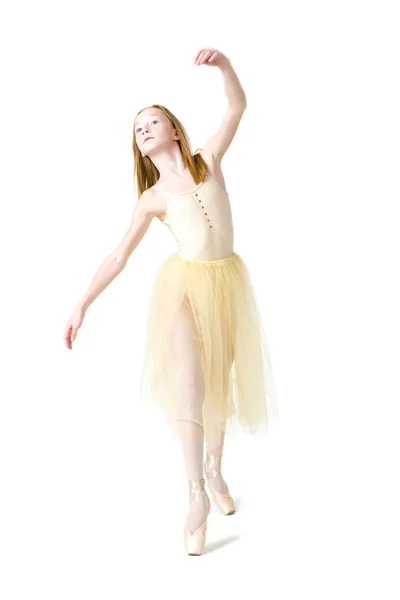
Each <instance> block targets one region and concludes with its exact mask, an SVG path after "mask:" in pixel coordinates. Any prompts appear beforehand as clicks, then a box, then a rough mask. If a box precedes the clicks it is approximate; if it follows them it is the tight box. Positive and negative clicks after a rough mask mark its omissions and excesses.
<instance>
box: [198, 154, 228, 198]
mask: <svg viewBox="0 0 400 600" xmlns="http://www.w3.org/2000/svg"><path fill="white" fill-rule="evenodd" d="M199 154H201V156H202V157H203V159H204V162H205V163H206V164H207V168H208V171H209V173H210V174H211V176H212V177H214V179H216V180H217V181H218V183H219V184H220V185H221V186H222V189H223V190H225V193H226V194H227V193H228V192H227V191H226V185H225V178H224V174H223V173H222V168H221V161H220V160H217V159H215V158H214V156H213V155H212V154H211V152H209V151H207V150H206V149H204V148H202V149H201V150H200V152H199Z"/></svg>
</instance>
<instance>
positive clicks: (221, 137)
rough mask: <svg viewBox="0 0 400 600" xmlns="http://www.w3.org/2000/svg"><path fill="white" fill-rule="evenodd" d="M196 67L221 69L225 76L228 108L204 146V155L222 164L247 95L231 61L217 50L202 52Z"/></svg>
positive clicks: (197, 56)
mask: <svg viewBox="0 0 400 600" xmlns="http://www.w3.org/2000/svg"><path fill="white" fill-rule="evenodd" d="M195 64H196V65H207V66H215V67H219V69H220V70H221V73H222V76H223V82H224V89H225V94H226V97H227V100H228V106H227V109H226V112H225V115H224V117H223V119H222V123H221V125H220V126H219V129H218V131H217V132H216V133H215V134H214V135H213V136H212V137H211V138H210V139H209V140H208V141H207V142H206V143H205V144H203V145H202V154H203V155H204V156H205V158H206V156H207V157H209V158H210V159H211V160H213V161H216V162H221V160H222V157H223V155H224V154H225V152H226V151H227V150H228V148H229V146H230V144H231V142H232V140H233V138H234V136H235V133H236V131H237V129H238V127H239V123H240V121H241V118H242V116H243V113H244V111H245V110H246V106H247V99H246V94H245V93H244V90H243V88H242V85H241V83H240V81H239V78H238V76H237V74H236V72H235V70H234V68H233V67H232V64H231V62H230V60H229V59H228V58H227V57H226V56H225V55H224V54H222V52H219V51H218V50H216V49H215V48H205V49H203V50H200V51H199V52H198V53H197V54H196V56H195Z"/></svg>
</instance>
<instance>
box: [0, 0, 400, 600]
mask: <svg viewBox="0 0 400 600" xmlns="http://www.w3.org/2000/svg"><path fill="white" fill-rule="evenodd" d="M395 8H396V3H395V2H388V1H384V0H381V1H380V2H377V1H375V2H361V1H360V2H356V1H349V0H346V1H340V0H339V1H338V0H336V1H335V2H317V1H314V2H311V1H305V2H294V1H282V0H281V1H279V2H277V1H276V2H266V3H261V2H255V1H248V2H245V3H243V4H238V5H234V4H232V3H230V2H229V3H228V2H208V1H204V2H201V3H200V2H196V3H189V2H172V3H161V2H154V1H153V2H150V3H145V2H137V3H136V2H118V1H115V0H114V1H113V2H88V1H83V0H80V1H79V2H71V1H70V2H63V3H61V2H56V1H52V2H50V1H49V2H43V1H36V2H34V3H33V2H32V3H28V2H15V1H14V2H10V1H9V2H5V3H3V4H2V9H1V15H0V17H1V18H0V22H1V31H0V33H1V35H0V40H1V42H0V43H1V55H2V61H1V84H2V88H3V92H2V95H1V105H2V106H1V111H0V118H1V136H0V137H1V157H0V158H1V190H0V191H1V209H2V218H1V232H0V234H1V235H0V239H1V246H2V247H1V250H2V251H1V263H2V295H1V299H2V317H3V318H2V351H3V352H2V361H1V365H2V375H1V387H2V390H1V422H0V428H1V431H0V450H1V454H0V461H1V462H0V486H1V498H0V526H1V531H0V551H1V557H0V559H1V571H2V574H1V580H0V595H1V597H2V600H16V599H18V600H28V599H29V600H31V599H32V598H40V599H41V600H47V599H49V600H50V599H51V600H54V599H57V600H64V599H66V600H72V599H73V600H89V599H92V598H93V599H96V600H103V599H107V600H108V599H112V600H116V599H118V600H125V599H130V598H145V599H147V598H161V597H164V596H165V595H170V594H171V595H172V596H173V597H174V598H178V599H181V598H182V599H186V598H191V599H193V600H194V599H197V598H206V597H207V598H214V597H215V598H216V597H219V598H222V597H223V598H239V597H242V598H243V597H244V596H246V597H250V598H268V599H270V600H281V599H285V600H286V599H288V600H289V599H290V600H294V599H297V598H299V597H305V598H308V599H309V600H311V599H313V600H314V599H316V600H317V599H318V600H320V599H321V598H323V599H324V600H328V599H331V598H332V599H335V600H336V599H338V598H341V599H346V600H347V599H349V600H350V599H351V600H353V599H354V598H361V597H368V598H374V599H375V598H376V599H378V598H379V599H381V598H385V600H389V599H395V598H396V599H398V598H399V594H400V584H399V579H398V566H399V558H400V557H399V535H400V527H399V511H398V506H399V501H400V498H399V491H398V488H396V485H397V484H398V483H399V481H398V480H399V466H398V457H399V450H400V448H399V445H400V444H399V434H398V431H399V418H400V411H399V401H400V395H399V390H400V384H399V360H400V352H399V339H400V338H399V336H400V327H399V325H400V323H399V301H400V297H399V296H400V294H399V286H398V280H399V270H398V257H399V250H400V248H399V245H400V244H399V233H398V232H399V220H398V208H399V147H400V146H399V138H400V127H399V106H400V98H399V96H400V94H399V65H398V56H399V50H400V49H399V36H398V31H399V20H398V18H397V16H396V14H395ZM397 8H398V7H397ZM206 46H213V47H216V48H218V49H219V50H221V51H222V52H224V53H225V54H226V55H227V56H228V57H229V58H230V60H231V62H232V65H233V66H234V68H235V69H236V71H237V73H238V76H239V78H240V80H241V82H242V85H243V87H244V90H245V92H246V95H247V100H248V108H247V110H246V112H245V114H244V116H243V119H242V122H241V124H240V126H239V130H238V133H237V135H236V137H235V139H234V141H233V143H232V145H231V147H230V148H229V150H228V152H227V154H226V155H225V157H224V159H223V171H224V175H225V179H226V185H227V189H228V192H229V194H230V200H231V205H232V212H233V216H234V223H235V250H236V251H237V252H238V253H240V254H241V256H242V257H243V258H244V260H245V261H246V263H247V265H248V267H249V269H250V273H251V275H252V278H253V281H254V285H255V288H256V291H257V297H258V301H259V305H260V308H261V313H262V318H263V321H264V324H265V331H266V334H267V339H268V343H269V350H270V354H271V360H272V364H273V368H274V371H275V377H276V385H277V392H278V398H279V409H280V414H279V418H278V419H274V420H273V421H272V422H271V431H270V435H268V436H264V437H260V438H253V437H249V436H242V437H239V438H233V439H231V438H227V440H226V445H225V450H224V463H223V464H224V475H225V479H226V481H227V483H228V485H229V488H230V490H231V492H232V494H233V496H234V497H235V499H236V502H237V508H238V510H237V512H236V514H235V515H233V516H230V517H224V516H223V515H222V513H220V512H219V511H218V510H217V508H216V507H215V505H214V506H213V508H212V512H211V514H210V517H209V521H208V530H207V545H206V549H205V552H204V554H203V555H202V556H201V557H190V556H188V555H187V554H186V552H185V549H184V546H183V523H184V518H185V514H186V511H187V506H188V496H187V491H188V487H187V482H186V479H185V473H184V468H183V458H182V455H181V449H180V445H179V442H178V441H172V440H171V437H170V432H169V430H168V429H167V428H166V425H165V423H164V421H163V418H162V416H161V414H160V413H159V412H158V410H157V409H156V408H154V409H153V408H150V407H146V406H143V405H142V404H141V402H140V399H139V395H138V394H139V375H140V366H141V360H142V352H143V344H144V333H145V317H146V314H147V307H148V302H149V298H150V293H151V289H152V284H153V281H154V279H155V276H156V272H157V268H158V266H159V265H160V263H161V261H162V260H163V259H164V257H166V256H167V255H168V254H170V253H171V252H174V251H175V241H174V239H173V237H172V236H171V234H170V233H169V231H168V229H167V228H166V227H164V226H163V225H162V224H161V223H160V222H159V221H158V220H156V219H155V220H154V221H153V223H152V225H151V227H150V229H149V231H148V232H147V234H146V235H145V237H144V239H143V240H142V242H141V243H140V245H139V247H138V248H137V250H136V251H135V252H134V253H133V254H132V256H131V258H130V260H129V262H128V265H127V267H126V269H125V270H124V271H123V273H122V274H121V275H120V276H119V277H118V278H117V279H116V280H115V281H114V282H113V283H112V284H111V285H110V286H109V287H108V288H107V289H106V290H105V291H104V292H103V293H102V294H101V295H100V296H99V298H98V299H97V300H96V301H95V302H94V304H93V305H92V306H91V307H90V308H89V310H88V312H87V315H86V318H85V321H84V324H83V326H82V328H81V329H80V331H79V332H78V337H77V339H76V341H75V343H74V346H73V350H72V351H69V350H67V349H66V348H65V346H64V345H63V333H64V327H65V324H66V322H67V320H68V318H69V317H70V315H71V313H72V311H73V309H74V308H75V306H76V304H77V303H78V301H79V300H80V298H81V296H82V295H83V293H84V292H85V291H86V289H87V286H88V285H89V283H90V281H91V279H92V277H93V275H94V273H95V272H96V271H97V269H98V267H99V266H100V264H101V263H102V261H103V260H104V258H105V257H106V256H107V255H108V254H109V252H111V251H112V250H113V249H114V247H116V245H117V244H118V243H119V241H120V239H122V237H123V235H124V234H125V232H126V230H127V228H128V226H129V222H130V218H131V214H132V212H133V209H134V206H135V202H136V196H135V190H134V187H133V154H132V148H131V144H132V125H133V120H134V118H135V116H136V114H137V112H138V111H139V110H140V109H141V108H143V107H145V106H148V105H150V104H152V103H160V104H163V105H165V106H167V107H168V108H169V109H170V110H171V111H172V112H173V113H174V114H175V115H176V116H177V117H178V118H179V119H180V120H181V121H182V122H183V124H184V126H185V128H186V130H187V131H188V134H189V136H190V139H191V143H192V150H193V151H194V150H195V149H196V148H199V147H201V146H202V145H203V144H204V143H205V142H206V141H207V139H208V138H209V137H210V136H211V135H213V134H214V133H215V131H216V129H217V128H218V126H219V124H220V121H221V119H222V117H223V114H224V111H225V105H226V99H225V95H224V89H223V85H222V77H221V73H220V72H219V70H218V69H217V68H215V67H207V66H201V67H195V66H194V64H193V57H194V55H195V54H196V52H197V50H199V49H201V48H203V47H206Z"/></svg>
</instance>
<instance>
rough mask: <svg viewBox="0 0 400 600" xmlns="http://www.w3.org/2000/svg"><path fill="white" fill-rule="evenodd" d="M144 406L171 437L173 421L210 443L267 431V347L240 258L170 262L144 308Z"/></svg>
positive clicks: (271, 393)
mask: <svg viewBox="0 0 400 600" xmlns="http://www.w3.org/2000/svg"><path fill="white" fill-rule="evenodd" d="M146 336H147V338H146V344H145V350H144V359H143V366H142V373H141V398H142V400H143V401H144V402H152V403H153V402H155V403H157V404H158V405H159V406H160V407H161V409H162V410H163V414H164V417H165V419H166V421H167V423H168V425H169V426H170V428H171V431H172V434H173V436H177V435H178V426H177V422H178V419H188V420H192V421H195V422H197V423H198V424H199V425H201V426H202V427H204V433H205V436H206V439H207V440H208V442H209V443H211V444H213V443H214V442H215V443H218V440H219V436H220V431H221V430H222V431H224V432H225V433H227V434H228V435H231V436H233V435H236V434H238V433H241V432H248V433H251V434H253V435H258V434H265V433H267V432H268V431H269V428H268V422H269V419H270V418H272V417H276V416H278V402H277V397H276V392H275V383H274V376H273V371H272V366H271V361H270V356H269V350H268V345H267V341H266V337H265V333H264V330H263V325H262V321H261V318H260V313H259V309H258V305H257V300H256V297H255V292H254V289H253V286H252V283H251V280H250V275H249V271H248V269H247V267H246V265H245V263H244V261H243V259H242V258H241V256H240V255H239V254H237V253H236V252H234V253H233V254H232V255H230V256H228V257H226V258H222V259H220V260H212V261H197V260H188V259H185V258H182V257H181V256H180V255H179V254H178V253H174V254H172V255H170V256H169V257H168V258H167V259H166V260H165V261H164V262H163V263H162V264H161V267H160V268H159V271H158V274H157V277H156V280H155V283H154V287H153V291H152V296H151V301H150V306H149V312H148V317H147V327H146Z"/></svg>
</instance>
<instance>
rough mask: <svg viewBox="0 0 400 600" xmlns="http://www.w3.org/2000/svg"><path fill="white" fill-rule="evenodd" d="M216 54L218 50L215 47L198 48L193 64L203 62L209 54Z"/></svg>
mask: <svg viewBox="0 0 400 600" xmlns="http://www.w3.org/2000/svg"><path fill="white" fill-rule="evenodd" d="M216 54H218V50H216V49H215V48H204V49H203V50H199V52H198V53H197V55H196V57H195V61H194V63H195V65H201V64H202V63H204V62H205V61H206V60H207V59H208V58H210V56H212V55H216Z"/></svg>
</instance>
